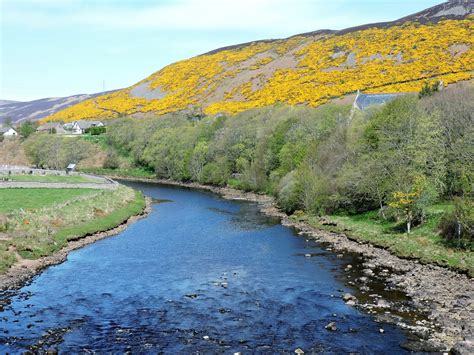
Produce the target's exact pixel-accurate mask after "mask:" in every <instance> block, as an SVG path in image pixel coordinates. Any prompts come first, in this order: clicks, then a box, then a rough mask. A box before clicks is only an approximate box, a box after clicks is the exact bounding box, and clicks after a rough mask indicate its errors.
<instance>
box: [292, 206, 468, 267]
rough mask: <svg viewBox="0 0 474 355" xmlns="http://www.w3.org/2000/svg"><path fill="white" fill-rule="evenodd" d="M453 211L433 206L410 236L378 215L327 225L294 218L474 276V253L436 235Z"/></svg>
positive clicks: (338, 218)
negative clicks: (441, 222) (438, 227)
mask: <svg viewBox="0 0 474 355" xmlns="http://www.w3.org/2000/svg"><path fill="white" fill-rule="evenodd" d="M452 209H453V206H452V204H450V203H449V204H446V203H444V204H436V205H433V206H430V207H429V208H428V211H427V212H428V217H427V220H426V221H425V223H424V224H423V225H421V226H419V227H418V228H416V229H414V230H413V232H412V233H411V234H410V235H408V234H406V233H405V232H404V230H403V229H402V228H400V224H399V223H397V222H396V221H389V220H384V219H381V218H380V217H379V215H378V213H377V212H376V211H371V212H366V213H362V214H358V215H347V214H346V215H343V214H340V215H332V216H325V217H324V223H321V222H322V221H321V220H320V218H318V217H315V216H311V215H305V214H300V215H298V217H296V216H294V217H293V218H295V219H297V220H299V221H305V222H308V223H309V224H311V225H313V226H315V227H317V228H319V229H323V230H328V231H331V232H336V233H343V234H345V235H347V236H348V237H350V238H353V239H356V240H360V241H363V242H367V243H371V244H372V245H376V246H380V247H383V248H386V249H388V250H389V251H390V252H392V253H393V254H395V255H399V256H402V257H406V258H416V259H419V260H420V261H421V262H424V263H435V264H438V265H441V266H448V267H451V268H453V269H457V270H460V271H464V272H468V273H469V274H470V275H471V276H474V254H473V253H472V251H471V250H470V249H469V248H459V247H457V242H455V243H453V244H446V240H445V239H444V238H443V236H442V235H440V234H439V233H436V231H437V226H438V225H439V223H440V221H441V220H442V218H443V216H444V214H445V213H446V211H451V210H452ZM448 213H450V212H448ZM328 222H329V223H328ZM330 224H333V225H332V226H330ZM472 225H473V224H472V220H471V226H472ZM471 228H472V227H471Z"/></svg>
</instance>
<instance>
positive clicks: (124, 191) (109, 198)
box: [0, 186, 145, 273]
mask: <svg viewBox="0 0 474 355" xmlns="http://www.w3.org/2000/svg"><path fill="white" fill-rule="evenodd" d="M144 207H145V198H144V196H143V194H142V193H141V192H138V191H135V190H133V189H131V188H128V187H125V186H120V187H119V188H117V189H116V190H92V189H46V188H43V189H0V236H2V239H0V273H2V272H5V271H6V270H7V269H8V268H9V267H11V266H12V265H13V264H14V263H15V262H16V260H17V258H16V256H15V253H14V252H13V251H12V250H11V247H13V248H14V249H15V250H16V251H17V252H18V254H19V255H20V256H21V257H22V258H27V259H37V258H40V257H43V256H48V255H51V254H53V253H55V252H56V251H58V250H60V249H61V248H63V247H64V246H66V244H67V242H68V241H70V240H76V239H79V238H82V237H84V236H86V235H89V234H93V233H96V232H101V231H105V230H108V229H111V228H114V227H116V226H118V225H120V224H121V223H123V222H124V221H126V220H127V219H128V218H129V217H131V216H133V215H137V214H139V213H141V211H143V209H144Z"/></svg>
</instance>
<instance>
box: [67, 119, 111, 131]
mask: <svg viewBox="0 0 474 355" xmlns="http://www.w3.org/2000/svg"><path fill="white" fill-rule="evenodd" d="M104 126H105V125H104V124H103V123H102V122H101V121H76V122H74V123H73V125H72V134H84V133H86V130H87V129H89V128H92V127H104Z"/></svg>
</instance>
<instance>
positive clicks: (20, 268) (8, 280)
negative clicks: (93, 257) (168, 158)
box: [0, 193, 152, 306]
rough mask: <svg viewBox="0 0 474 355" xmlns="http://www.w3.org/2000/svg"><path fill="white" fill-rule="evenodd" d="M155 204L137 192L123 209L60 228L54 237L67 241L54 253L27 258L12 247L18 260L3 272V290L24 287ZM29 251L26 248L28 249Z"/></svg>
mask: <svg viewBox="0 0 474 355" xmlns="http://www.w3.org/2000/svg"><path fill="white" fill-rule="evenodd" d="M142 200H143V201H142ZM151 204H152V201H151V200H150V199H149V198H144V197H143V196H142V195H141V194H140V193H135V198H134V199H133V200H132V201H129V202H128V203H127V204H126V205H125V206H123V207H122V208H118V209H116V210H114V211H112V212H111V213H109V214H106V215H102V213H99V214H100V216H96V217H97V218H95V219H93V220H91V221H89V222H87V223H83V224H79V225H74V226H71V227H68V228H63V229H60V230H59V231H58V232H57V233H56V234H55V236H54V237H55V239H57V240H59V241H61V242H63V243H64V247H62V248H60V249H58V250H56V251H53V252H52V254H51V255H47V256H41V257H38V258H27V257H23V256H22V255H20V252H19V250H17V248H16V247H12V246H10V247H9V248H8V251H10V252H13V253H14V254H15V256H16V262H15V263H14V264H13V265H12V266H11V267H9V268H8V270H7V271H6V272H5V273H3V274H0V290H11V289H18V288H21V287H23V286H24V285H25V284H26V283H28V282H29V281H31V279H32V278H33V277H34V276H36V275H37V274H39V273H40V272H42V270H44V269H45V268H47V267H48V266H51V265H56V264H60V263H62V262H63V261H65V260H66V258H67V255H68V254H69V253H70V252H71V251H73V250H76V249H79V248H82V247H83V246H86V245H88V244H91V243H94V242H96V241H98V240H101V239H104V238H108V237H110V236H113V235H116V234H119V233H120V232H122V231H123V230H124V229H126V228H127V227H128V225H130V224H132V223H134V222H135V221H137V220H138V219H140V218H143V217H145V216H146V215H148V213H149V212H150V211H151ZM6 242H8V241H6ZM55 245H57V243H55ZM13 249H14V250H13ZM29 251H30V250H29V249H28V248H26V252H29ZM30 253H32V251H31V252H30ZM0 306H1V305H0Z"/></svg>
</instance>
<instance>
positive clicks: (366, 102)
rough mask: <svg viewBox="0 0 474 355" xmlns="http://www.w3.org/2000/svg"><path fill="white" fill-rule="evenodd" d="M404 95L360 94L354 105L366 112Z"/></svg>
mask: <svg viewBox="0 0 474 355" xmlns="http://www.w3.org/2000/svg"><path fill="white" fill-rule="evenodd" d="M402 95H404V94H358V95H357V98H356V100H355V102H354V105H355V106H356V107H357V108H358V109H359V110H366V109H367V108H368V107H370V106H375V105H383V104H385V103H387V102H390V101H393V100H395V99H396V98H397V97H400V96H402Z"/></svg>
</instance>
